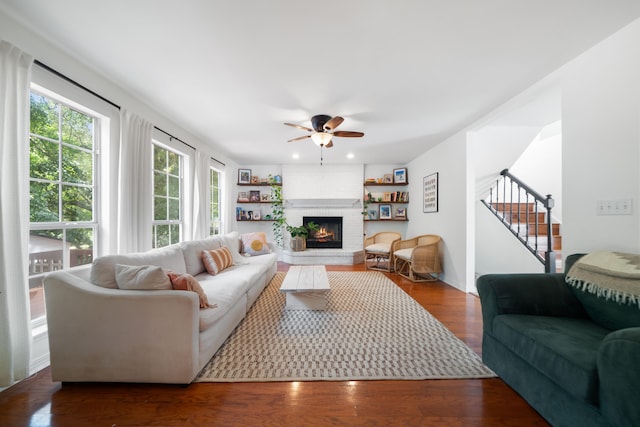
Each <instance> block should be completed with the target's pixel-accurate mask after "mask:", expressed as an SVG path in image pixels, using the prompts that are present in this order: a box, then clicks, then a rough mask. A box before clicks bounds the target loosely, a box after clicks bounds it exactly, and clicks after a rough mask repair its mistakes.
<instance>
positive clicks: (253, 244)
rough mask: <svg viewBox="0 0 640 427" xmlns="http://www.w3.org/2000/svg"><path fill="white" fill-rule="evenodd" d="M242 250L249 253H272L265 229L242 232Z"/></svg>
mask: <svg viewBox="0 0 640 427" xmlns="http://www.w3.org/2000/svg"><path fill="white" fill-rule="evenodd" d="M241 237H242V250H243V252H244V253H246V254H249V255H264V254H268V253H271V250H270V249H269V245H268V244H267V235H266V234H265V233H264V232H263V231H258V232H255V233H245V234H242V236H241Z"/></svg>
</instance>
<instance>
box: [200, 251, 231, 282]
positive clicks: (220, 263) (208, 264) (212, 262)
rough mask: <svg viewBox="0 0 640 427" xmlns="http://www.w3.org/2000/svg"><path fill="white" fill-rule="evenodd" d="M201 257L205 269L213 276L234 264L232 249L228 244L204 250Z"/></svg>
mask: <svg viewBox="0 0 640 427" xmlns="http://www.w3.org/2000/svg"><path fill="white" fill-rule="evenodd" d="M201 257H202V263H203V264H204V268H205V270H207V272H208V273H209V274H211V275H212V276H214V275H216V274H218V273H220V272H221V271H222V270H224V269H225V268H227V267H231V266H232V265H233V257H232V256H231V251H230V250H229V248H227V247H226V246H223V247H221V248H219V249H212V250H210V251H202V254H201Z"/></svg>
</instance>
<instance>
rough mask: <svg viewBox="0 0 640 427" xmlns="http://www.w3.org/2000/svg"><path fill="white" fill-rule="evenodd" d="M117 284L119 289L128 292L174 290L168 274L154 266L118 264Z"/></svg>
mask: <svg viewBox="0 0 640 427" xmlns="http://www.w3.org/2000/svg"><path fill="white" fill-rule="evenodd" d="M116 283H117V284H118V288H120V289H128V290H138V291H142V290H168V289H173V287H172V286H171V280H169V276H167V273H166V272H165V271H164V270H163V269H162V268H161V267H156V266H153V265H139V266H138V265H123V264H116Z"/></svg>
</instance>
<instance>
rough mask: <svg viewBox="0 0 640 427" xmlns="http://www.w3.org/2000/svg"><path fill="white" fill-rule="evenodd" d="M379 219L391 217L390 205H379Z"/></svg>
mask: <svg viewBox="0 0 640 427" xmlns="http://www.w3.org/2000/svg"><path fill="white" fill-rule="evenodd" d="M380 219H391V205H380Z"/></svg>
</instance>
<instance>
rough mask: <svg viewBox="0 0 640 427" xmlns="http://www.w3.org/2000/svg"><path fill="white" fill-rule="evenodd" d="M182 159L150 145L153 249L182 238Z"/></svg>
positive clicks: (178, 155) (168, 150)
mask: <svg viewBox="0 0 640 427" xmlns="http://www.w3.org/2000/svg"><path fill="white" fill-rule="evenodd" d="M182 164H183V156H182V155H180V154H178V153H177V152H175V151H172V150H170V149H168V148H166V147H164V146H161V145H159V144H157V143H154V144H153V247H154V248H159V247H163V246H168V245H171V244H174V243H178V242H179V241H180V240H181V235H182V225H183V224H182V191H183V190H182V186H183V183H182V181H183V178H182V176H183V175H182V169H183V167H182Z"/></svg>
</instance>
